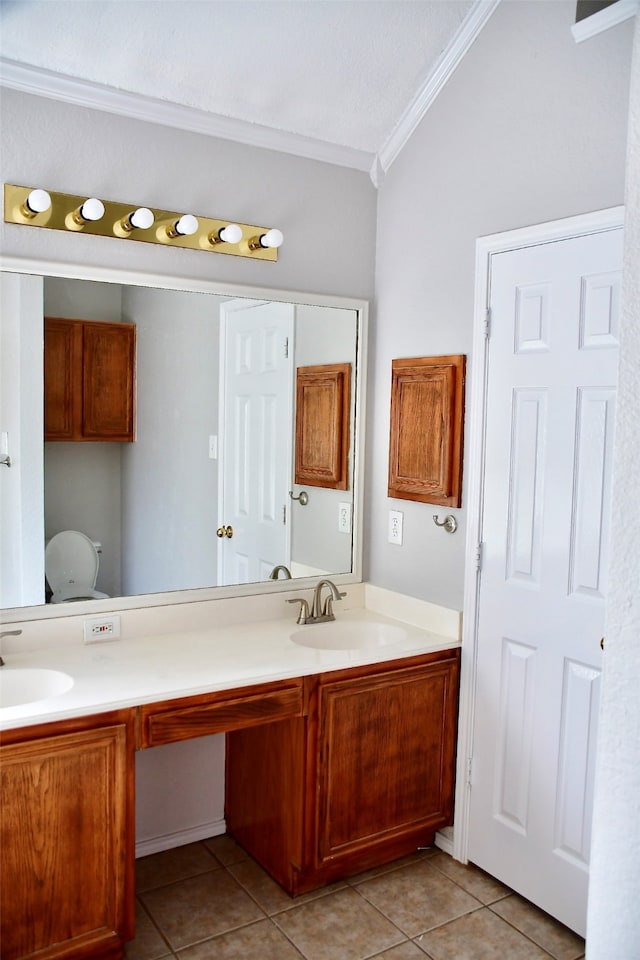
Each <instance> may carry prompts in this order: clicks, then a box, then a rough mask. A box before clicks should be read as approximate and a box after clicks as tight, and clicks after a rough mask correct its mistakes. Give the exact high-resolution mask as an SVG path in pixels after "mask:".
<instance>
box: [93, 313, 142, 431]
mask: <svg viewBox="0 0 640 960" xmlns="http://www.w3.org/2000/svg"><path fill="white" fill-rule="evenodd" d="M135 332H136V328H135V327H134V326H133V324H130V323H83V367H82V397H83V403H82V436H83V437H84V439H85V440H133V415H134V410H133V394H134V389H133V388H134V382H133V379H134V357H135Z"/></svg>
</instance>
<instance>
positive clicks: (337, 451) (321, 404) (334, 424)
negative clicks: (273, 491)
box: [295, 363, 351, 490]
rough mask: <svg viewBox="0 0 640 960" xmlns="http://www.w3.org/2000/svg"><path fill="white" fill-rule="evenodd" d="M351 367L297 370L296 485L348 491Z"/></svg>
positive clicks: (333, 364) (328, 366) (339, 366)
mask: <svg viewBox="0 0 640 960" xmlns="http://www.w3.org/2000/svg"><path fill="white" fill-rule="evenodd" d="M350 414H351V364H350V363H332V364H323V365H320V366H315V367H298V370H297V373H296V458H295V459H296V462H295V482H296V483H299V484H305V485H308V486H313V487H330V488H332V489H333V490H347V489H348V487H349V418H350Z"/></svg>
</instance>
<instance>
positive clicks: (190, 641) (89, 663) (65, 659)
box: [0, 608, 460, 730]
mask: <svg viewBox="0 0 640 960" xmlns="http://www.w3.org/2000/svg"><path fill="white" fill-rule="evenodd" d="M353 621H366V622H367V623H371V624H375V623H386V624H392V625H396V626H398V627H401V628H402V630H403V635H402V637H401V639H400V640H398V641H397V642H394V643H391V644H387V645H383V646H376V647H368V648H366V649H355V650H354V649H350V650H324V649H320V650H319V649H312V648H309V647H306V646H301V645H299V644H297V643H294V642H293V641H292V640H291V635H292V634H293V633H296V632H297V631H300V630H305V631H306V630H309V631H312V630H321V629H322V628H323V626H324V625H323V624H317V625H316V624H311V625H308V626H305V627H300V626H298V625H297V624H296V622H295V618H294V617H292V616H288V617H287V618H286V619H275V620H274V619H272V620H265V621H264V622H255V621H254V622H249V623H241V624H238V623H236V624H231V625H227V626H219V627H211V628H208V629H200V630H188V631H175V632H172V633H161V634H158V635H151V636H142V637H138V638H136V637H125V638H123V639H119V640H113V641H110V642H105V643H93V644H84V643H82V642H74V643H66V644H60V645H59V646H58V645H54V646H48V647H46V648H44V649H35V650H24V651H23V650H21V649H20V646H19V645H18V644H16V645H14V646H13V647H12V649H13V652H10V653H7V654H5V655H4V659H5V666H4V667H2V668H0V670H2V672H5V671H10V670H11V669H15V668H22V669H24V668H39V669H43V668H44V669H54V670H60V671H63V672H64V673H67V674H69V675H70V676H72V677H73V681H74V683H73V687H72V688H71V689H70V690H69V691H68V692H67V693H64V694H61V695H59V696H56V697H50V698H49V699H47V700H40V701H37V702H35V703H28V704H21V705H19V706H14V707H5V708H0V730H8V729H11V728H14V727H21V726H27V725H30V724H33V723H43V722H50V721H55V720H64V719H67V718H70V717H78V716H85V715H90V714H94V713H102V712H104V711H106V710H113V709H118V708H121V707H133V706H138V705H139V704H142V703H152V702H154V701H157V700H158V701H159V700H170V699H175V698H177V697H185V696H193V695H195V694H202V693H209V692H212V691H216V690H227V689H234V688H237V687H243V686H249V685H252V684H257V683H263V682H266V681H272V680H283V679H286V678H288V677H300V676H307V675H309V674H314V673H323V672H326V671H330V670H340V669H344V668H346V667H356V666H360V665H362V664H370V663H379V662H384V661H388V660H396V659H399V658H402V657H410V656H415V655H418V654H424V653H433V652H436V651H439V650H447V649H451V648H455V647H458V646H460V642H459V640H456V639H452V638H451V636H443V635H441V634H438V633H432V632H429V631H428V630H423V629H420V628H418V627H415V626H411V625H409V624H406V623H404V622H401V621H399V620H394V619H392V618H390V617H387V616H384V615H382V614H380V613H374V612H373V611H371V610H368V609H364V608H362V609H351V610H345V611H341V612H340V613H338V612H337V611H336V621H335V622H336V623H342V622H344V623H349V622H353ZM0 682H1V681H0Z"/></svg>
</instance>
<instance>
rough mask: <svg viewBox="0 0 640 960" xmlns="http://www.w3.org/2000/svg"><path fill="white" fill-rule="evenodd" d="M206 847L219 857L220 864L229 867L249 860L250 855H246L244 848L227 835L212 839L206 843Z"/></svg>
mask: <svg viewBox="0 0 640 960" xmlns="http://www.w3.org/2000/svg"><path fill="white" fill-rule="evenodd" d="M204 845H205V847H207V848H208V849H209V850H211V852H212V853H213V854H214V855H215V856H216V857H217V859H218V860H219V861H220V863H222V864H224V866H225V867H228V866H229V864H231V863H239V862H240V860H248V859H249V854H248V853H245V852H244V850H243V849H242V847H240V846H238V844H237V843H236V842H235V840H233V839H232V838H231V837H229V836H228V835H227V834H226V833H223V834H221V835H220V836H219V837H210V839H209V840H205V841H204Z"/></svg>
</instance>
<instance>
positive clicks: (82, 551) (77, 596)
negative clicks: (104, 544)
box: [44, 530, 109, 603]
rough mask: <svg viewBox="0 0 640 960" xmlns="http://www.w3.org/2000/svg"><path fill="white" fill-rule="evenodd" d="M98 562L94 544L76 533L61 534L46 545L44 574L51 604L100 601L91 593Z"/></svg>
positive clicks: (99, 596) (95, 592)
mask: <svg viewBox="0 0 640 960" xmlns="http://www.w3.org/2000/svg"><path fill="white" fill-rule="evenodd" d="M99 566H100V559H99V557H98V550H97V549H96V544H95V543H94V542H93V541H92V540H90V539H89V537H86V536H85V535H84V533H80V532H79V531H78V530H62V531H61V532H60V533H56V535H55V537H52V538H51V540H49V542H48V543H47V545H46V547H45V551H44V571H45V574H46V577H47V582H48V584H49V586H50V588H51V590H52V597H51V603H71V602H73V601H74V600H103V599H105V598H106V597H108V596H109V594H108V593H100V591H99V590H95V589H94V587H95V585H96V578H97V576H98V567H99Z"/></svg>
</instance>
